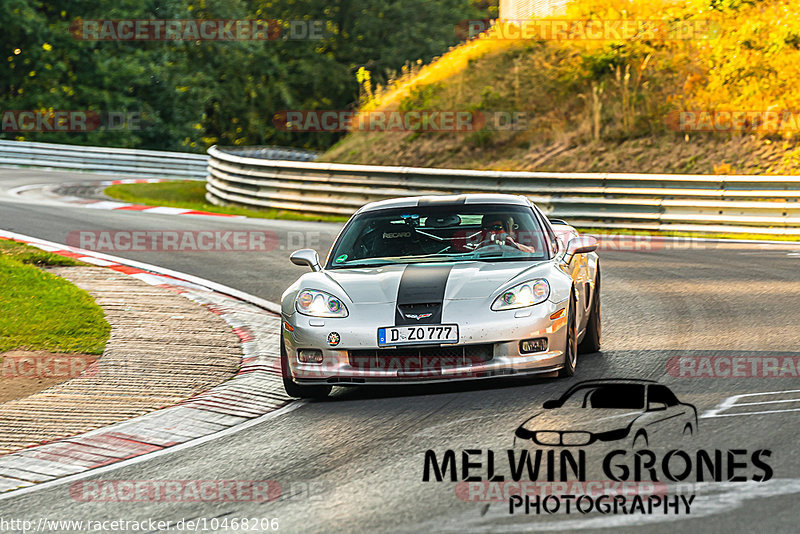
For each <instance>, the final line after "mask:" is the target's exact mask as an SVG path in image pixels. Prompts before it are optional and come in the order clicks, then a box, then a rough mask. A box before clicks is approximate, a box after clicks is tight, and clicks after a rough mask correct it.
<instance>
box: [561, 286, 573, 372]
mask: <svg viewBox="0 0 800 534" xmlns="http://www.w3.org/2000/svg"><path fill="white" fill-rule="evenodd" d="M577 365H578V326H577V322H576V321H575V296H574V295H573V294H572V291H570V298H569V311H568V312H567V343H566V347H565V349H564V367H562V368H561V370H560V371H559V372H558V376H559V377H560V378H566V377H569V376H573V375H574V374H575V367H576V366H577Z"/></svg>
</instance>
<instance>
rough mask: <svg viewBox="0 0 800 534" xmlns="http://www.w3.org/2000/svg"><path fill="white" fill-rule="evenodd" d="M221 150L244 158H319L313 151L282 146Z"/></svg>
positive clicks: (293, 159) (305, 159)
mask: <svg viewBox="0 0 800 534" xmlns="http://www.w3.org/2000/svg"><path fill="white" fill-rule="evenodd" d="M220 150H224V151H225V152H226V153H227V154H233V155H234V156H242V157H244V158H257V159H282V160H286V161H313V160H315V159H317V156H319V153H318V152H314V151H311V150H302V149H299V148H286V147H282V146H247V147H224V148H221V149H220Z"/></svg>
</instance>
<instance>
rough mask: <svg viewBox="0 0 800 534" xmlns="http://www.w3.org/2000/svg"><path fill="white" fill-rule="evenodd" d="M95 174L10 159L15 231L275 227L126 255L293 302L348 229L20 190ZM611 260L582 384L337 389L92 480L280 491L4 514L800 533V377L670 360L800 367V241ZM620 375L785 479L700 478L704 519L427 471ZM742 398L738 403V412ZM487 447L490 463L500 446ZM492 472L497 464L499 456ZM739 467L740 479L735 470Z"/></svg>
mask: <svg viewBox="0 0 800 534" xmlns="http://www.w3.org/2000/svg"><path fill="white" fill-rule="evenodd" d="M92 179H95V176H92V175H87V174H79V173H66V172H44V171H34V170H12V169H2V170H0V229H4V230H10V231H14V232H18V233H22V234H27V235H30V236H35V237H38V238H43V239H47V240H51V241H55V242H59V243H64V242H65V240H66V239H67V236H68V234H70V232H74V231H78V230H149V231H156V230H234V229H235V230H238V229H245V230H269V231H273V232H275V234H276V235H277V238H278V242H277V246H276V247H275V248H274V250H272V251H270V252H266V253H255V252H243V253H231V252H226V251H221V252H191V253H174V252H170V253H164V252H136V253H126V252H124V251H118V252H114V253H113V254H115V255H117V256H122V257H125V258H130V259H135V260H139V261H144V262H147V263H151V264H156V265H159V266H163V267H167V268H170V269H174V270H177V271H182V272H185V273H190V274H193V275H196V276H200V277H203V278H207V279H210V280H213V281H215V282H219V283H222V284H226V285H229V286H231V287H234V288H237V289H240V290H242V291H246V292H249V293H252V294H254V295H257V296H259V297H262V298H266V299H269V300H272V301H276V302H277V301H278V300H279V299H280V296H281V293H282V291H283V289H284V288H285V287H286V286H288V285H289V284H290V283H291V282H292V281H294V280H295V279H296V278H297V277H298V276H299V275H300V274H302V272H303V269H302V268H300V267H296V266H294V265H292V264H291V263H289V261H288V258H287V256H288V253H289V252H291V250H293V249H295V248H303V247H305V246H309V245H310V246H312V247H313V248H316V249H317V250H318V251H320V253H321V255H323V256H324V254H325V253H326V252H327V247H328V246H329V245H330V243H331V241H332V239H333V238H334V237H335V235H336V233H337V231H338V229H339V225H333V224H323V223H305V222H295V221H268V220H250V219H225V218H213V217H193V216H174V215H157V214H141V213H135V212H124V211H102V210H94V209H87V208H83V207H79V206H75V207H72V206H64V205H59V204H53V203H49V201H47V200H46V199H44V198H43V197H41V196H40V195H38V193H37V192H36V191H35V190H33V191H31V192H30V193H29V194H28V193H22V194H21V195H19V196H18V197H11V196H9V195H7V194H6V192H7V191H8V190H9V189H12V188H17V187H20V186H25V185H30V184H44V183H68V182H71V181H87V180H92ZM97 179H100V178H97ZM600 258H601V266H602V272H603V295H602V299H603V319H604V321H603V330H604V332H603V351H602V353H599V354H591V355H585V356H582V357H580V358H579V360H578V371H577V375H576V377H574V378H573V379H566V380H559V379H535V380H531V379H524V380H523V379H512V380H503V381H494V382H490V381H487V382H471V383H465V384H447V385H436V386H424V387H423V386H418V387H413V388H379V389H369V388H354V389H341V390H338V389H337V390H335V392H334V395H333V397H332V398H331V399H329V400H328V401H325V402H310V403H308V404H306V405H304V406H301V407H300V408H299V409H297V410H294V411H292V412H291V413H288V414H286V415H283V416H280V417H276V418H274V419H271V420H269V421H266V422H264V423H263V424H260V425H257V426H254V427H251V428H249V429H246V430H243V431H241V432H238V433H235V434H232V435H229V436H226V437H223V438H220V439H217V440H214V441H210V442H208V443H204V444H201V445H198V446H196V447H191V448H187V449H185V450H181V451H178V452H175V453H173V454H168V455H163V456H159V457H156V458H152V459H149V460H146V461H142V462H139V463H137V464H135V465H130V466H126V467H122V468H120V469H116V470H112V471H109V472H106V473H103V474H100V475H94V476H91V477H89V478H87V479H86V481H104V480H105V481H111V480H115V481H118V480H134V481H135V480H162V479H167V480H218V479H221V480H274V481H277V482H278V483H279V484H280V485H281V487H282V488H283V495H282V497H281V498H280V499H279V500H277V501H275V502H266V503H259V502H213V503H203V502H180V503H174V502H173V503H169V502H155V503H154V502H103V503H98V502H78V501H76V500H75V499H74V498H73V497H72V496H71V495H70V491H69V485H61V486H55V487H52V488H44V489H41V490H40V491H35V492H31V493H28V494H25V495H21V496H12V497H11V498H9V499H4V500H0V517H14V518H21V519H30V520H33V521H38V519H39V518H41V517H47V518H49V519H60V520H64V519H75V520H84V521H86V520H93V521H102V520H112V519H117V520H136V521H141V520H148V519H154V520H156V521H167V522H170V523H171V524H176V523H177V522H178V521H180V520H182V519H186V520H188V519H197V518H207V519H209V520H210V519H211V518H218V519H225V518H228V519H233V518H277V519H278V520H279V525H280V527H279V531H280V532H442V531H443V532H526V531H550V530H560V531H577V530H585V531H595V530H596V531H598V532H599V531H604V532H612V531H614V532H641V531H645V532H674V531H675V530H679V529H680V530H683V531H686V532H725V533H734V532H754V531H759V532H770V533H775V532H787V533H788V532H797V518H798V514H797V509H796V503H797V499H798V496H799V495H800V462H797V435H798V415H800V404H798V403H799V402H800V391H798V390H800V380H798V378H797V371H796V370H795V372H794V374H793V375H792V374H791V373H788V374H785V375H784V376H783V377H777V376H761V377H759V376H756V377H739V378H731V377H727V378H725V377H709V376H703V377H680V376H674V375H675V374H677V373H675V372H673V374H670V373H669V372H668V361H670V359H671V358H676V359H675V360H672V361H673V363H674V362H681V361H682V360H680V358H687V357H690V358H696V359H695V360H692V361H699V359H698V358H701V357H716V358H717V359H719V358H724V359H725V360H724V361H729V360H727V358H735V357H743V358H745V359H746V360H747V362H748V363H747V365H748V368H749V366H750V365H751V364H752V362H754V361H759V362H763V361H765V359H769V358H779V357H780V358H783V359H782V360H781V361H786V360H787V358H785V357H793V358H794V361H797V358H800V246H797V247H796V248H795V247H792V246H785V245H783V246H777V247H762V246H758V245H750V246H721V245H719V244H714V243H705V244H697V243H695V244H694V245H693V246H685V247H678V248H671V249H660V250H638V251H637V250H605V251H601V252H600ZM788 360H789V361H791V359H788ZM676 365H678V364H676ZM753 365H755V364H753ZM671 369H673V371H674V368H671ZM773 374H774V373H773ZM767 375H769V373H767ZM614 377H629V378H640V379H650V380H657V381H659V382H661V383H663V384H665V385H667V386H669V387H670V388H671V389H672V391H674V392H675V394H676V395H677V396H678V398H679V399H680V400H681V401H683V402H688V403H691V404H694V405H695V406H696V408H697V412H698V414H700V415H701V419H700V422H699V433H698V436H697V439H696V440H695V441H694V442H693V446H694V447H701V448H703V449H706V450H711V451H713V450H715V449H719V450H722V451H728V450H746V451H748V454H747V455H745V456H742V458H747V457H749V453H750V452H752V451H756V450H768V451H771V452H770V454H771V456H769V465H770V467H771V469H772V471H773V473H772V477H771V479H770V480H768V481H766V482H736V481H733V482H722V483H719V484H716V485H715V484H713V483H708V482H705V483H699V484H698V485H697V486H696V487H695V491H694V493H695V494H696V498H695V501H694V504H693V506H692V510H691V514H690V515H683V514H681V515H674V514H664V513H663V512H657V513H653V514H630V515H623V514H618V515H599V514H596V513H595V514H580V513H574V514H570V515H566V514H562V513H559V514H552V515H551V514H546V513H544V514H540V515H523V514H515V515H510V514H509V510H508V508H509V506H508V502H507V500H498V502H493V503H487V502H465V500H464V499H462V498H460V496H461V497H463V495H462V494H458V493H457V492H456V488H457V484H456V483H453V482H450V481H449V478H448V479H447V480H446V481H443V482H436V481H428V482H423V468H424V465H425V462H424V460H425V451H426V450H428V449H432V450H434V451H435V452H436V454H437V456H438V457H439V459H440V460H441V457H442V455H443V453H444V451H446V450H448V449H452V450H454V451H456V455H457V457H458V458H459V463H458V466H459V469H460V467H461V459H460V455H461V451H463V450H468V449H480V450H482V451H484V452H485V451H487V450H489V449H491V450H494V451H498V452H497V456H498V458H499V459H498V460H497V463H498V464H499V465H501V466H502V461H503V459H504V457H505V451H506V450H507V449H511V448H513V447H514V444H513V442H514V430H515V429H516V428H517V426H519V425H520V424H521V423H522V422H523V421H524V420H526V419H527V418H528V417H530V416H531V415H533V414H534V413H535V412H536V411H537V410H538V409H539V408H540V407H541V404H542V402H544V401H546V400H548V399H551V398H556V397H558V396H559V395H560V394H561V393H563V392H564V391H565V390H566V389H567V388H568V387H569V386H570V385H572V384H575V383H577V382H579V381H582V380H587V379H592V378H614ZM764 393H769V394H768V395H763V394H764ZM745 394H750V395H753V394H761V395H753V396H750V397H743V398H739V399H733V400H731V401H728V407H723V408H720V405H721V404H722V403H724V402H726V399H729V398H730V397H733V396H737V395H745ZM734 403H735V404H737V405H738V406H739V407H738V408H737V407H736V406H733V407H731V406H730V405H732V404H734ZM703 415H706V416H707V417H702V416H703ZM616 448H626V449H630V446H629V445H624V446H623V445H619V446H617V447H616ZM628 454H629V455H630V454H632V453H630V452H629V453H628ZM723 456H724V453H723ZM476 458H477V457H476ZM480 458H481V459H482V460H483V461H484V462H485V460H486V454H483V455H482V456H480ZM592 465H594V464H592ZM506 468H507V466H506ZM499 469H500V470H502V467H501V468H499ZM476 471H477V472H478V473H483V474H484V475H485V473H486V470H485V466H484V469H483V470H481V469H478V470H476ZM505 472H506V473H507V469H506V471H505ZM752 472H753V469H752V468H751V469H746V468H745V469H744V473H745V474H748V473H752ZM722 473H723V475H724V476H723V478H724V479H725V480H727V478H728V477H727V474H726V469H725V468H723V469H722ZM459 476H460V472H459ZM588 479H589V480H599V479H598V478H592V476H591V475H590V476H589V477H588ZM692 482H696V480H695V479H692ZM218 531H223V530H221V529H220V530H218ZM260 531H263V530H259V532H260Z"/></svg>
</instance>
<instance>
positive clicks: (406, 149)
mask: <svg viewBox="0 0 800 534" xmlns="http://www.w3.org/2000/svg"><path fill="white" fill-rule="evenodd" d="M793 4H794V2H791V1H789V0H691V1H689V2H680V3H676V2H674V1H670V0H648V1H645V0H630V1H628V0H578V1H577V2H576V3H575V4H573V5H572V7H571V8H570V11H569V13H568V16H567V17H566V19H570V20H572V21H586V20H593V21H605V22H604V23H605V24H606V25H608V24H611V25H613V23H614V21H619V20H637V21H651V22H652V21H656V20H657V21H663V22H662V23H661V24H662V25H661V26H657V27H658V28H667V27H668V28H670V30H668V31H667V32H666V33H661V32H655V33H653V32H650V33H648V32H647V31H644V32H642V31H639V32H636V33H635V34H631V35H629V36H626V37H629V38H624V39H617V40H589V39H584V38H581V36H580V35H579V34H575V33H573V34H571V36H570V37H568V38H567V39H527V40H508V39H501V38H498V37H499V36H500V34H502V36H507V35H509V33H508V27H507V26H500V27H499V28H497V29H495V30H493V31H490V32H488V33H487V34H485V35H483V36H482V38H480V39H475V40H472V41H468V42H466V43H464V44H462V45H461V46H459V47H456V48H454V49H453V50H451V51H450V52H449V53H448V54H446V55H445V56H443V57H442V58H440V59H439V60H438V61H436V62H434V63H433V64H431V65H429V66H426V67H424V68H422V69H421V70H419V71H417V72H411V73H407V74H406V75H405V76H404V77H402V78H401V79H399V80H397V81H396V82H395V83H394V84H393V85H392V86H390V87H388V88H381V89H379V90H378V91H376V93H375V94H374V95H373V96H372V98H370V99H368V100H367V101H365V102H364V103H363V105H362V108H361V110H362V111H364V112H366V111H372V112H374V111H375V110H384V111H400V112H404V111H412V110H464V111H469V112H473V113H476V114H482V116H484V117H492V116H497V113H498V112H516V113H520V114H521V116H523V117H524V120H520V121H519V122H518V123H517V125H516V126H515V127H514V128H499V129H497V128H496V129H493V130H492V129H486V128H484V129H482V130H479V131H477V129H476V130H473V131H468V132H438V131H393V132H388V131H370V132H358V133H351V134H350V135H348V136H347V137H345V138H344V139H343V140H341V141H340V142H339V143H338V144H337V145H335V146H334V147H333V148H332V149H331V150H329V151H328V152H327V153H326V154H325V155H324V156H323V158H322V159H323V161H338V162H348V163H371V164H387V165H393V164H397V165H415V166H416V165H419V166H433V167H457V168H467V167H469V168H478V169H496V170H542V171H595V172H668V173H703V174H713V173H717V174H756V173H761V174H797V173H798V172H800V144H799V143H798V132H800V121H799V120H798V118H797V117H798V116H797V115H796V114H795V113H794V112H792V111H791V110H800V91H797V90H796V88H797V86H798V84H800V19H799V18H798V16H797V15H798V9H797V7H796V5H793ZM573 24H577V23H573ZM584 24H585V23H584ZM667 25H669V26H667ZM545 27H547V28H550V29H551V30H552V29H553V28H554V26H553V25H552V23H551V25H550V26H545ZM580 27H581V26H580V25H575V26H573V28H580ZM676 28H680V32H682V33H681V34H680V35H678V33H677V32H678V30H676ZM687 28H688V30H687ZM692 31H694V33H693V34H692V33H691V32H692ZM542 35H543V34H538V36H542ZM553 35H556V34H550V36H553ZM560 35H561V36H562V37H563V36H564V34H563V33H561V34H560ZM687 36H689V37H687ZM787 110H788V111H787ZM726 111H727V112H738V115H737V114H734V115H733V117H734V118H736V117H739V118H740V119H742V120H740V121H739V123H737V122H736V121H735V120H734V121H732V122H731V121H729V120H723V119H724V118H726V117H727V118H728V119H730V116H726V115H723V114H721V112H726ZM686 112H694V113H695V115H686ZM748 112H749V113H748ZM680 113H684V114H683V115H679V114H680ZM476 116H477V115H476ZM686 117H689V119H690V120H689V121H688V122H686V123H685V125H684V126H681V124H680V120H681V119H680V118H684V119H685V118H686ZM692 117H694V119H695V120H694V122H693V121H692V120H691V118H692ZM700 117H703V118H704V119H705V120H706V122H703V120H698V119H699V118H700ZM775 117H779V120H773V119H775ZM709 120H710V121H712V122H708V121H709ZM687 125H688V126H687ZM714 129H721V131H706V130H714Z"/></svg>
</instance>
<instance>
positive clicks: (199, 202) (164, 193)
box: [104, 181, 347, 222]
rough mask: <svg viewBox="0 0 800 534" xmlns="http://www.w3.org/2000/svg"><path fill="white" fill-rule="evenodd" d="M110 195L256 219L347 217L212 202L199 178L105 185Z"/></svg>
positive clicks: (306, 219)
mask: <svg viewBox="0 0 800 534" xmlns="http://www.w3.org/2000/svg"><path fill="white" fill-rule="evenodd" d="M104 192H105V194H106V195H108V196H110V197H111V198H115V199H117V200H122V201H123V202H132V203H135V204H145V205H152V206H169V207H173V208H186V209H192V210H197V211H208V212H211V213H222V214H226V215H244V216H245V217H255V218H259V219H291V220H297V221H325V222H342V221H346V220H347V217H336V216H330V215H319V216H313V217H312V216H308V215H302V214H298V213H292V212H290V211H283V210H275V209H270V210H251V209H247V208H236V207H229V206H215V205H214V204H210V203H209V202H208V201H207V200H206V184H205V182H200V181H180V182H161V183H156V184H120V185H112V186H109V187H107V188H106V189H105V191H104Z"/></svg>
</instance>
